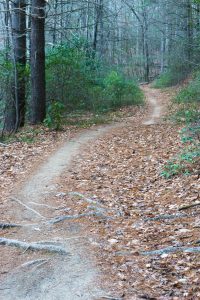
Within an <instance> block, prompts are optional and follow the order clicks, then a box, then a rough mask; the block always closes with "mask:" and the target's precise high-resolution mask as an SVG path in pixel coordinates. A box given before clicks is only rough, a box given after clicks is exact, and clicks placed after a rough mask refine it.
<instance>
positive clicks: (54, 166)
mask: <svg viewBox="0 0 200 300" xmlns="http://www.w3.org/2000/svg"><path fill="white" fill-rule="evenodd" d="M143 90H144V93H145V95H146V98H147V102H148V103H149V105H150V110H151V113H150V115H149V116H148V119H147V120H146V121H145V122H144V123H143V124H145V125H151V124H155V123H156V122H157V121H158V120H159V118H160V116H161V111H162V109H161V106H160V105H159V101H158V97H159V96H160V95H159V93H157V91H155V90H153V89H151V88H149V87H148V86H144V88H143ZM158 95H159V96H158ZM121 126H126V124H125V123H120V124H115V125H108V126H102V127H99V128H98V129H93V130H92V129H90V130H87V131H85V132H84V133H81V134H79V135H78V136H76V137H75V138H74V139H72V140H71V141H68V142H66V143H65V144H64V145H63V146H62V147H61V148H60V149H58V151H57V152H55V153H54V154H53V155H52V156H51V157H50V158H49V159H48V160H47V161H46V162H45V163H44V164H43V165H41V167H40V168H38V169H37V171H36V172H35V174H33V175H32V176H31V177H30V178H29V180H28V181H27V182H26V183H25V184H24V186H23V187H22V188H21V189H20V190H19V191H18V192H16V194H15V195H14V196H15V197H17V198H18V199H20V201H21V202H22V203H24V204H25V205H29V206H30V202H37V203H38V204H39V205H40V204H46V205H48V204H50V205H51V202H50V201H49V198H50V197H51V193H52V192H54V191H56V186H55V179H56V177H58V176H59V175H61V174H62V172H63V171H64V170H65V169H66V168H67V167H69V165H70V162H71V160H72V159H73V158H74V156H75V155H77V154H78V153H80V148H81V146H82V145H87V144H90V143H92V141H93V140H94V139H95V138H97V137H99V136H102V135H104V134H105V133H106V132H108V131H110V130H111V129H114V128H117V127H121ZM34 208H35V207H34ZM37 209H38V210H39V211H40V208H37ZM13 214H15V215H17V218H18V221H19V222H27V220H28V221H29V222H33V223H37V224H38V226H37V228H30V227H27V228H26V229H24V228H22V229H19V231H17V232H16V233H15V238H16V239H19V240H25V241H27V242H34V241H38V240H40V241H41V240H43V241H44V240H51V241H52V240H55V241H61V242H62V245H64V247H65V249H66V251H68V252H70V253H71V256H70V257H65V256H59V255H53V256H50V257H49V256H47V255H46V256H45V255H44V254H35V253H33V254H31V253H30V257H29V260H31V259H43V258H46V257H48V259H49V258H50V259H49V260H48V261H47V263H46V264H45V265H43V266H42V267H41V268H29V269H26V268H25V269H21V268H17V269H16V270H13V272H12V274H10V275H8V277H7V278H6V280H5V281H4V282H3V285H2V287H1V289H0V299H2V300H13V299H15V300H36V299H37V300H45V299H46V300H51V299H52V300H53V299H56V300H80V299H81V300H92V299H99V298H101V296H102V293H103V294H104V295H105V293H104V292H103V291H102V290H101V289H100V288H98V287H97V285H96V281H95V278H96V277H97V276H98V270H97V269H96V267H95V266H94V265H93V264H92V262H91V261H92V258H91V257H88V256H87V257H88V258H87V257H86V255H85V252H86V249H85V248H84V242H82V239H80V240H78V241H77V240H75V241H74V240H73V239H68V237H69V233H70V232H69V231H70V230H71V231H73V233H74V234H76V235H78V234H79V232H80V228H79V227H78V226H79V225H78V224H75V225H74V224H73V226H72V225H71V227H70V225H69V223H68V224H67V225H66V224H65V225H64V224H62V226H61V227H62V228H59V229H58V228H56V227H52V226H50V225H49V226H46V225H45V226H44V224H43V222H44V220H40V218H39V216H38V215H35V214H34V213H33V212H32V211H30V210H26V209H24V208H23V206H21V207H20V208H19V209H18V210H17V209H15V208H14V209H13ZM42 214H43V215H44V216H45V217H47V218H49V217H50V215H49V211H48V210H45V209H43V210H42ZM35 229H36V230H35Z"/></svg>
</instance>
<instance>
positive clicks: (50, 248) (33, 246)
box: [0, 238, 69, 254]
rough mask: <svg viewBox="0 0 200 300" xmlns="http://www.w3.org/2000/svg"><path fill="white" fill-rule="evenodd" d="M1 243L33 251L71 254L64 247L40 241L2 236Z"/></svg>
mask: <svg viewBox="0 0 200 300" xmlns="http://www.w3.org/2000/svg"><path fill="white" fill-rule="evenodd" d="M0 245H5V246H11V247H16V248H20V249H24V250H32V251H47V252H50V253H59V254H69V252H67V251H66V250H65V249H64V248H63V247H60V246H55V245H47V244H45V245H43V244H40V243H39V242H38V243H27V242H22V241H18V240H12V239H7V238H0Z"/></svg>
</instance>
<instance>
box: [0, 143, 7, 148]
mask: <svg viewBox="0 0 200 300" xmlns="http://www.w3.org/2000/svg"><path fill="white" fill-rule="evenodd" d="M0 146H2V147H7V146H8V145H6V144H4V143H0Z"/></svg>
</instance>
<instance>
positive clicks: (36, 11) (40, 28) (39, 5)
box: [30, 0, 46, 124]
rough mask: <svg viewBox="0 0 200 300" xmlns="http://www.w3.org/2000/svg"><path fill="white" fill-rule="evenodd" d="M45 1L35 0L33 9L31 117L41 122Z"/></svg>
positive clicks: (43, 115) (42, 117)
mask: <svg viewBox="0 0 200 300" xmlns="http://www.w3.org/2000/svg"><path fill="white" fill-rule="evenodd" d="M45 17H46V13H45V1H44V0H33V1H32V10H31V117H30V121H31V123H32V124H38V123H41V122H42V121H43V120H44V118H45V113H46V91H45Z"/></svg>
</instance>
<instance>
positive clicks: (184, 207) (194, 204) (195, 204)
mask: <svg viewBox="0 0 200 300" xmlns="http://www.w3.org/2000/svg"><path fill="white" fill-rule="evenodd" d="M196 206H200V202H197V203H193V204H189V205H185V206H182V207H180V208H179V209H178V210H179V211H181V210H185V209H189V208H192V207H196Z"/></svg>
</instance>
